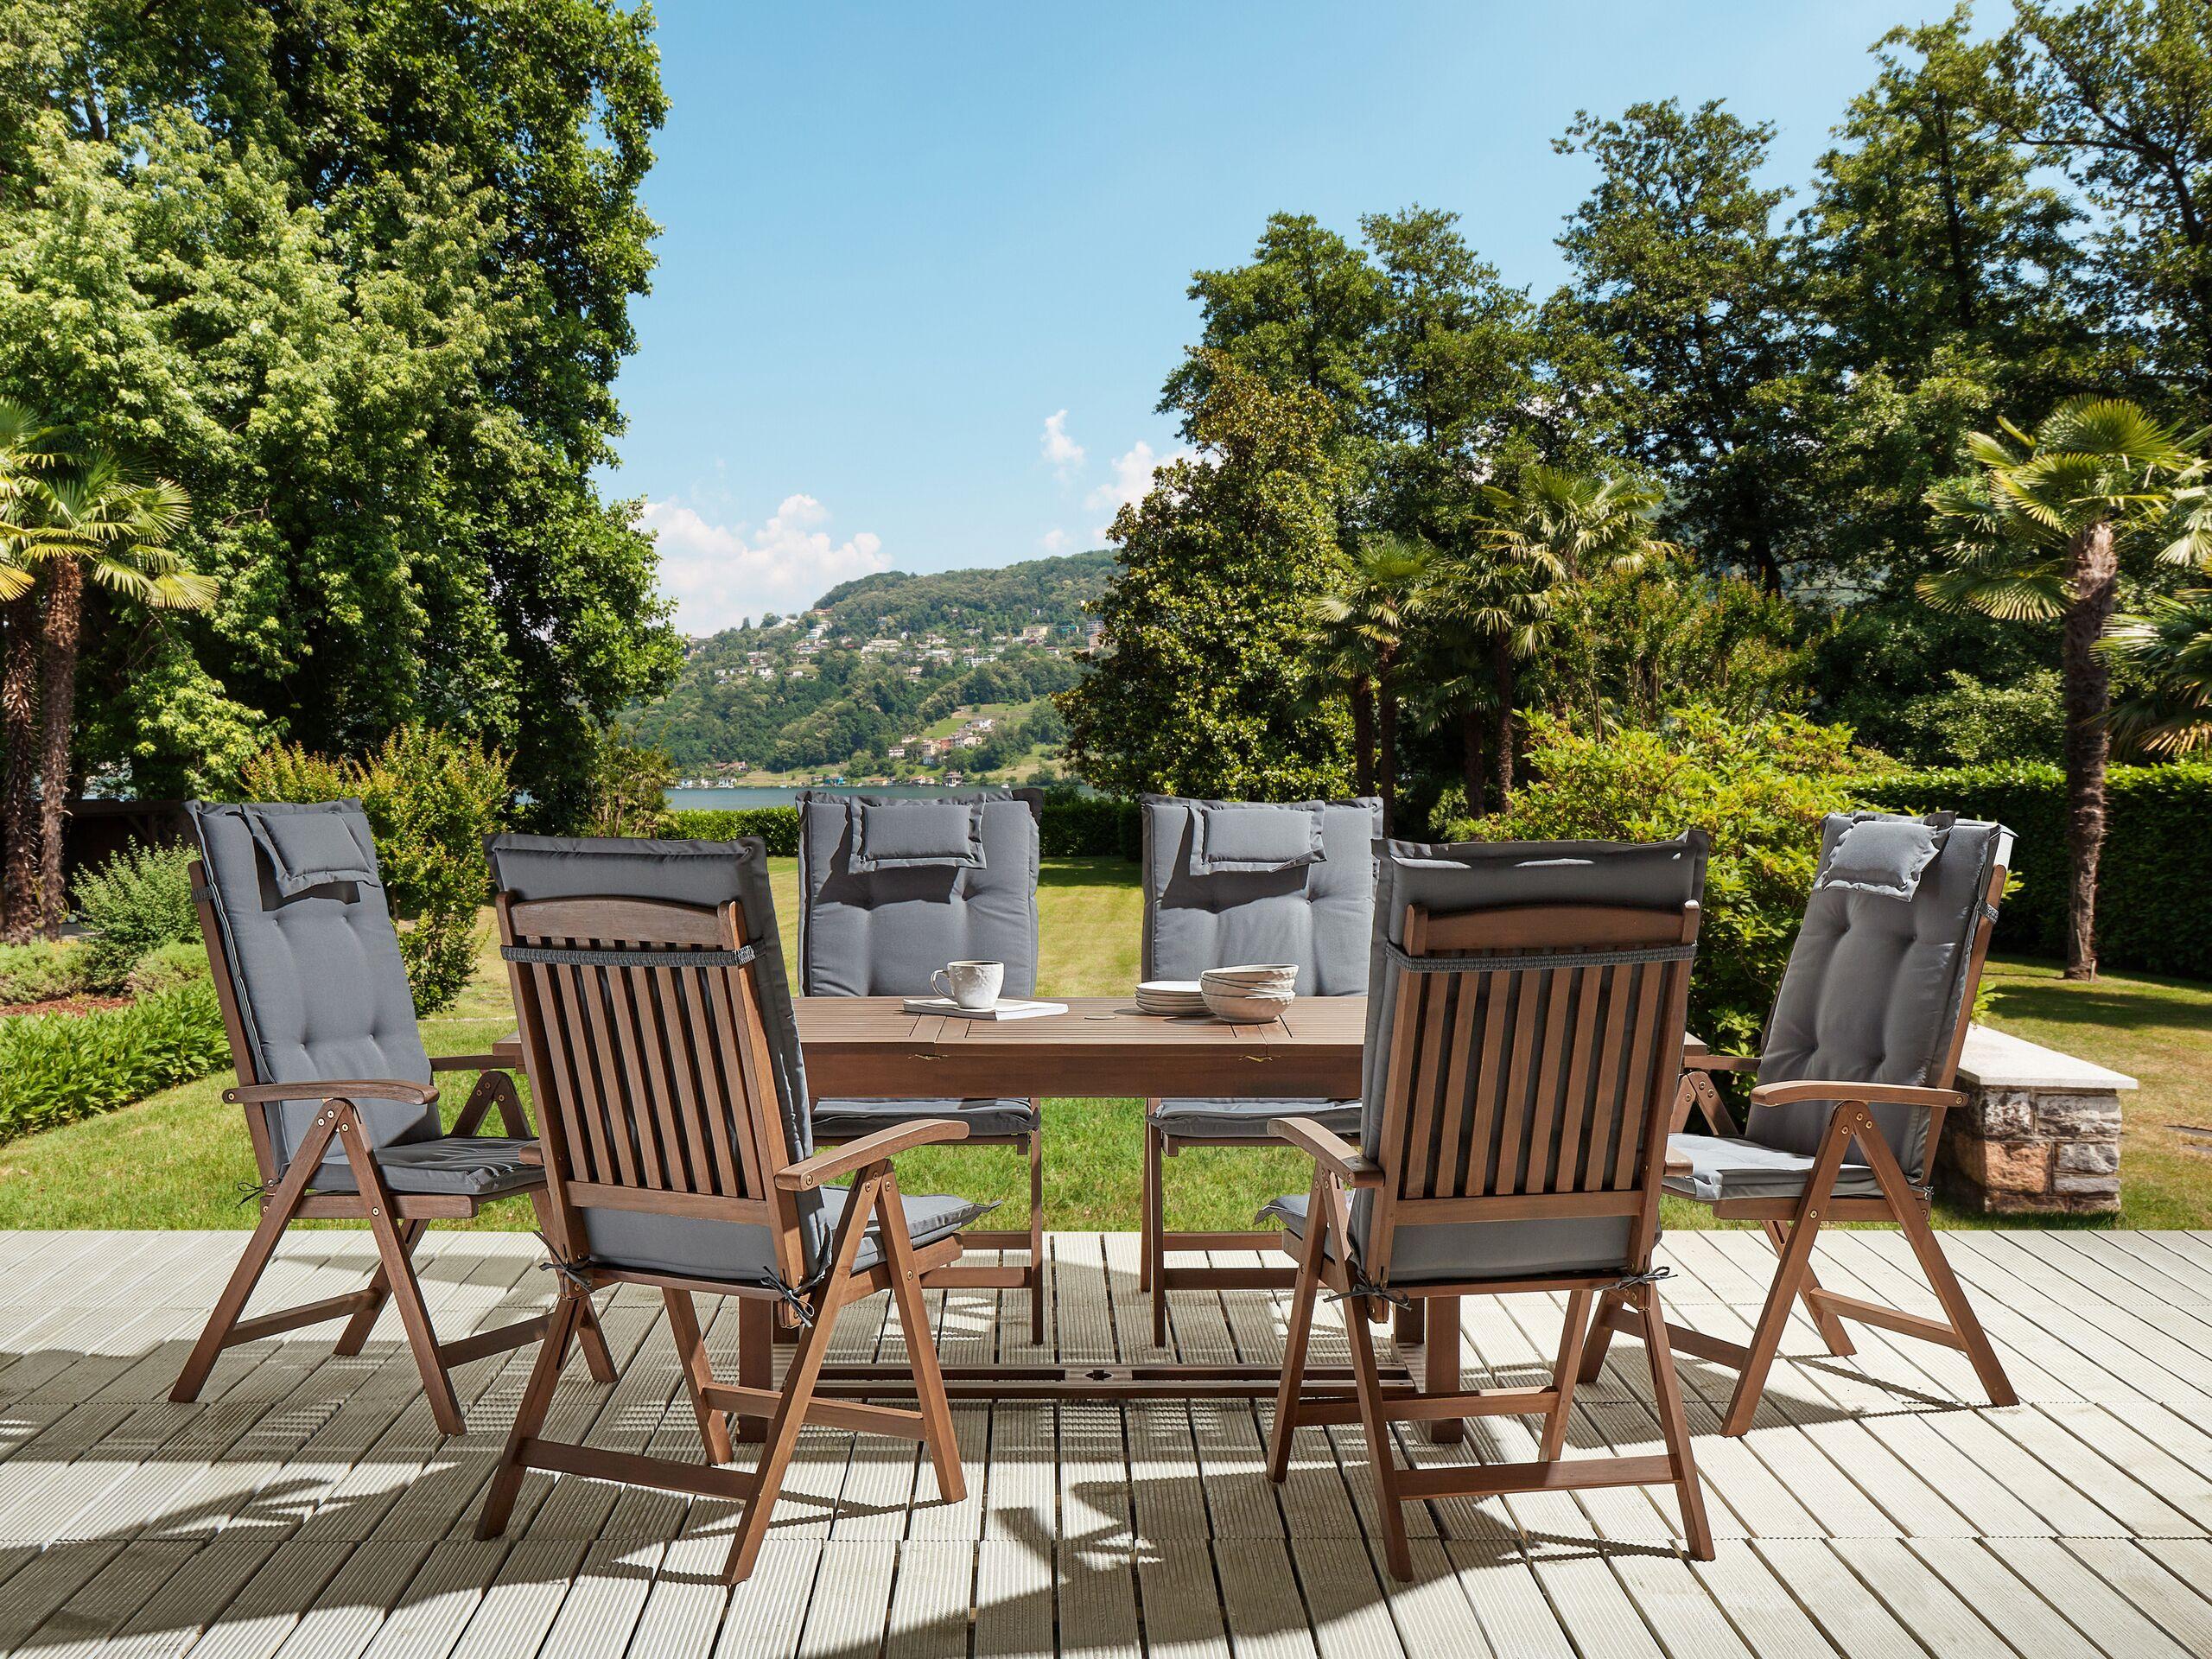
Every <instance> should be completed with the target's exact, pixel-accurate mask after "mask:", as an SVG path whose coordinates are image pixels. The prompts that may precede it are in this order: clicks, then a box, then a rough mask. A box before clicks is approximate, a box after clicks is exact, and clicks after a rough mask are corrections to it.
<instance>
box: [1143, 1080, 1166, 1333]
mask: <svg viewBox="0 0 2212 1659" xmlns="http://www.w3.org/2000/svg"><path fill="white" fill-rule="evenodd" d="M1161 1154H1162V1147H1161V1136H1160V1128H1159V1126H1158V1125H1157V1124H1156V1123H1154V1122H1153V1121H1152V1119H1151V1117H1150V1116H1147V1117H1146V1119H1145V1125H1144V1221H1145V1230H1146V1231H1147V1234H1149V1235H1150V1243H1147V1245H1146V1246H1145V1252H1144V1255H1145V1267H1146V1269H1147V1272H1148V1273H1149V1274H1150V1281H1149V1283H1148V1284H1147V1289H1149V1290H1150V1291H1151V1292H1152V1345H1153V1346H1154V1347H1155V1348H1165V1347H1166V1345H1167V1192H1166V1160H1164V1158H1163V1157H1162V1155H1161Z"/></svg>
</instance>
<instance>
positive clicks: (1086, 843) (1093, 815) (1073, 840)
mask: <svg viewBox="0 0 2212 1659" xmlns="http://www.w3.org/2000/svg"><path fill="white" fill-rule="evenodd" d="M660 833H661V835H662V836H664V837H665V838H668V839H672V840H676V841H735V840H736V839H737V838H738V837H739V836H760V839H761V840H763V841H764V842H767V844H768V852H769V855H770V856H772V857H774V858H796V857H798V808H797V807H795V806H741V807H697V808H690V809H686V810H682V811H677V812H671V813H670V814H669V815H668V827H667V828H666V829H663V830H662V831H661V832H660ZM1143 836H1144V820H1143V817H1142V815H1141V813H1140V812H1139V811H1138V810H1137V804H1136V803H1135V801H1124V800H1118V799H1116V798H1114V797H1112V796H1108V795H1085V794H1084V793H1082V792H1081V791H1077V790H1072V789H1065V790H1063V789H1056V790H1051V791H1046V796H1045V810H1044V816H1043V818H1042V820H1041V821H1040V822H1039V825H1038V830H1037V837H1038V842H1039V848H1040V849H1041V850H1042V852H1043V854H1044V855H1045V856H1046V858H1128V859H1134V858H1136V857H1138V856H1140V855H1141V851H1142V843H1143Z"/></svg>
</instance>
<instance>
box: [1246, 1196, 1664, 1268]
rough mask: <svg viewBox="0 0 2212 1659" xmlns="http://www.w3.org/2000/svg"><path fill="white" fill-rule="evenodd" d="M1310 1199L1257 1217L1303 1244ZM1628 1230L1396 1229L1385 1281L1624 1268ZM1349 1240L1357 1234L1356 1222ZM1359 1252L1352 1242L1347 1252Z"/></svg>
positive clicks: (1563, 1225) (1294, 1199)
mask: <svg viewBox="0 0 2212 1659" xmlns="http://www.w3.org/2000/svg"><path fill="white" fill-rule="evenodd" d="M1309 1196H1310V1195H1309V1194H1307V1193H1304V1192H1291V1193H1286V1194H1285V1195H1284V1196H1283V1197H1281V1198H1276V1199H1274V1200H1273V1201H1272V1202H1270V1203H1268V1205H1266V1206H1264V1207H1263V1208H1262V1210H1261V1211H1260V1214H1261V1215H1262V1217H1267V1216H1273V1217H1275V1218H1276V1219H1277V1220H1279V1221H1281V1223H1282V1227H1283V1231H1285V1232H1286V1233H1287V1234H1289V1235H1290V1236H1291V1237H1293V1238H1294V1239H1302V1238H1304V1237H1305V1236H1306V1200H1307V1198H1308V1197H1309ZM1633 1225H1634V1219H1633V1217H1628V1216H1607V1217H1600V1218H1599V1219H1595V1220H1585V1219H1580V1218H1567V1219H1559V1218H1556V1217H1539V1218H1536V1219H1533V1220H1528V1221H1478V1222H1470V1223H1465V1224H1459V1225H1455V1226H1449V1227H1401V1228H1399V1229H1398V1230H1397V1235H1396V1236H1395V1238H1394V1239H1393V1240H1392V1242H1391V1245H1390V1282H1391V1283H1392V1284H1394V1285H1450V1284H1463V1283H1479V1282H1481V1281H1484V1280H1491V1279H1527V1278H1533V1277H1536V1276H1539V1275H1543V1274H1577V1273H1609V1272H1611V1271H1612V1270H1613V1269H1615V1268H1621V1267H1623V1266H1624V1265H1625V1263H1626V1262H1627V1259H1628V1251H1629V1243H1630V1230H1631V1228H1632V1227H1633ZM1354 1236H1355V1238H1356V1237H1357V1223H1355V1230H1354ZM1331 1254H1332V1255H1333V1254H1334V1252H1333V1251H1332V1252H1331ZM1357 1254H1358V1250H1357V1245H1355V1247H1354V1250H1353V1255H1354V1256H1355V1257H1357Z"/></svg>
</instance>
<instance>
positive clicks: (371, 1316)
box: [331, 1221, 429, 1358]
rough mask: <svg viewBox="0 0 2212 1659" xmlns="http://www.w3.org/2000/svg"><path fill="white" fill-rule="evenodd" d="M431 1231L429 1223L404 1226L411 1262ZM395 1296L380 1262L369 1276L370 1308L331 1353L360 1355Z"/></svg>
mask: <svg viewBox="0 0 2212 1659" xmlns="http://www.w3.org/2000/svg"><path fill="white" fill-rule="evenodd" d="M428 1230H429V1224H428V1223H427V1222H421V1221H404V1222H402V1223H400V1224H399V1243H400V1248H401V1249H404V1251H405V1252H406V1254H407V1258H408V1260H409V1261H410V1262H412V1261H413V1260H414V1259H415V1247H416V1245H417V1244H419V1243H422V1242H423V1234H424V1233H425V1232H427V1231H428ZM390 1299H391V1278H390V1277H389V1276H388V1275H387V1274H385V1268H384V1262H383V1261H382V1260H381V1259H379V1260H378V1262H377V1270H376V1271H375V1272H374V1273H373V1274H370V1275H369V1300H368V1304H367V1306H365V1307H363V1308H362V1309H361V1311H360V1312H359V1313H356V1314H355V1315H354V1316H353V1318H352V1319H348V1320H346V1328H345V1329H344V1330H343V1331H341V1332H339V1333H338V1341H337V1344H336V1345H335V1346H334V1347H333V1348H332V1349H331V1352H333V1353H334V1354H342V1355H344V1356H346V1357H348V1358H351V1357H353V1355H355V1354H358V1353H359V1352H360V1351H361V1345H362V1344H364V1343H365V1342H366V1341H368V1339H369V1332H371V1331H372V1330H374V1329H375V1328H376V1323H377V1315H378V1314H379V1313H383V1312H384V1305H385V1302H386V1301H387V1300H390Z"/></svg>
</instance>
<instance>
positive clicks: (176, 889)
mask: <svg viewBox="0 0 2212 1659" xmlns="http://www.w3.org/2000/svg"><path fill="white" fill-rule="evenodd" d="M193 858H194V849H192V848H191V847H190V846H189V845H188V844H187V843H185V842H167V843H163V844H161V845H147V844H145V843H143V842H142V843H139V844H137V845H133V846H130V847H126V848H124V849H123V850H122V851H121V852H119V853H118V854H117V855H115V856H114V857H113V858H111V859H110V860H108V861H107V862H106V863H105V864H103V865H102V866H100V868H99V869H97V870H95V871H93V872H92V874H89V875H85V876H80V877H79V878H78V880H77V886H76V893H75V897H76V902H77V913H78V914H79V916H80V917H82V918H84V922H85V926H86V931H87V932H88V934H89V936H90V937H89V938H87V940H86V944H85V973H86V983H87V984H89V985H90V986H92V988H94V989H96V990H103V991H119V990H121V989H122V988H123V987H124V982H126V981H127V980H128V979H129V978H130V970H131V969H132V968H133V967H135V966H137V962H138V959H139V957H143V956H144V955H145V954H146V953H147V952H148V951H149V950H155V949H156V948H158V947H159V946H162V945H164V944H185V943H187V942H189V941H194V940H197V939H198V938H200V920H199V918H198V917H197V916H196V915H195V914H194V912H193V908H192V861H193Z"/></svg>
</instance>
